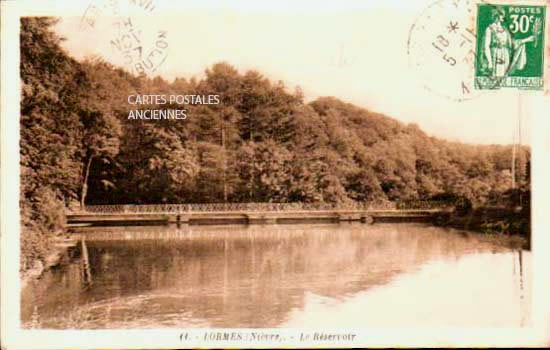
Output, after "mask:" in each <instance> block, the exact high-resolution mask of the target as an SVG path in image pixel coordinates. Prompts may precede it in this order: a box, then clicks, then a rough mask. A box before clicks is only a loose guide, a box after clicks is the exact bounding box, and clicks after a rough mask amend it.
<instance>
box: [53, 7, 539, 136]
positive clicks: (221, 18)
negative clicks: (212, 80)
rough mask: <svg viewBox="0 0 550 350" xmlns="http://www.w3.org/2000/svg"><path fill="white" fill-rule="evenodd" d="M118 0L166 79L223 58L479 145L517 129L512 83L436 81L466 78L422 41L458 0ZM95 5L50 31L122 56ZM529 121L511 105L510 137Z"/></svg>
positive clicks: (82, 49)
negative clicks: (472, 91) (490, 87)
mask: <svg viewBox="0 0 550 350" xmlns="http://www.w3.org/2000/svg"><path fill="white" fill-rule="evenodd" d="M95 1H96V3H97V1H100V0H95ZM126 1H128V0H115V2H116V3H117V4H118V5H119V11H120V12H119V13H123V14H124V15H125V16H127V17H131V18H132V28H134V29H135V30H136V31H139V35H140V38H141V40H142V44H143V47H150V48H152V47H153V46H154V39H155V33H158V32H159V31H165V32H166V42H167V43H168V47H167V48H166V52H165V54H166V60H165V61H164V62H163V64H162V65H160V66H159V68H158V69H157V70H156V71H155V72H154V73H153V75H155V74H158V75H160V76H162V77H163V78H165V79H167V80H168V81H172V80H173V79H174V78H176V77H185V78H190V77H193V76H195V77H197V78H200V77H202V76H203V74H204V70H205V69H206V68H208V67H209V66H211V65H212V64H214V63H216V62H221V61H225V62H228V63H229V64H231V65H233V66H234V67H236V68H237V69H238V70H239V71H241V72H245V71H247V70H249V69H255V70H258V71H259V72H261V73H262V74H263V75H264V76H266V77H268V78H270V79H271V80H272V81H278V80H282V81H283V82H284V83H285V85H286V86H287V87H289V90H290V91H293V90H294V88H295V87H296V86H300V88H301V89H302V90H303V92H304V94H305V97H306V100H308V101H309V100H313V99H315V98H317V97H319V96H335V97H337V98H339V99H341V100H344V101H346V102H350V103H353V104H355V105H358V106H361V107H364V108H366V109H368V110H371V111H374V112H379V113H383V114H385V115H387V116H390V117H392V118H395V119H398V120H400V121H402V122H404V123H416V124H418V125H419V126H420V127H421V129H423V130H424V131H425V132H427V133H428V134H429V135H432V136H436V137H440V138H445V139H449V140H453V141H461V142H467V143H481V144H491V143H505V144H508V143H512V142H516V141H517V139H518V138H517V134H518V114H519V110H520V107H521V106H522V103H521V102H519V101H520V99H525V98H523V97H519V93H518V92H516V91H499V92H481V93H480V92H476V96H474V97H473V98H470V99H467V100H463V101H458V100H457V97H460V96H459V95H460V94H455V92H456V91H454V90H453V92H452V93H450V92H449V91H451V90H449V89H448V86H451V85H452V86H458V85H457V84H458V82H459V80H460V79H468V76H467V72H466V71H468V69H469V68H470V67H471V65H468V64H462V65H461V67H462V70H460V69H458V70H457V69H454V70H449V69H447V68H446V66H445V64H446V63H445V62H444V61H442V60H441V57H439V56H438V55H436V54H434V53H433V52H434V51H433V50H432V51H430V50H429V48H430V44H431V43H432V41H434V40H438V39H436V38H437V35H439V34H443V35H446V32H445V31H446V30H447V29H446V27H445V26H446V25H447V22H448V21H447V19H449V20H452V19H453V18H458V17H460V16H458V15H457V11H459V10H460V11H462V12H460V14H461V15H463V16H466V17H464V18H465V19H464V18H463V19H462V20H463V23H466V21H467V18H468V17H467V12H466V9H467V8H469V5H468V1H469V0H460V1H461V2H463V4H462V5H463V6H462V8H460V9H459V10H456V9H454V8H453V7H452V6H451V5H450V4H451V0H440V1H439V4H437V6H435V7H434V6H433V5H431V3H432V1H427V0H418V1H408V2H402V1H398V0H385V1H378V0H370V1H355V0H341V1H338V2H328V1H324V0H319V1H318V2H315V3H314V2H312V1H309V0H304V1H295V2H290V1H286V0H284V1H281V2H271V4H270V3H269V2H249V1H247V0H243V1H236V2H234V3H233V2H231V3H230V2H228V1H222V0H219V1H216V0H206V1H202V2H198V1H194V0H188V1H184V2H178V3H176V4H169V3H168V2H163V1H162V0H156V1H155V0H151V1H152V3H153V5H154V9H153V10H150V9H144V7H145V6H142V7H139V6H138V5H132V4H127V3H126ZM138 3H139V1H138ZM92 4H93V2H92ZM153 5H150V7H153ZM176 6H177V8H176ZM85 10H86V8H85V7H83V8H82V9H74V11H73V12H72V13H78V11H81V12H80V13H84V11H85ZM102 11H103V12H102V15H100V16H96V17H94V18H95V20H96V22H95V24H94V27H93V28H92V27H90V26H88V25H86V24H85V23H84V24H83V21H82V16H81V15H80V16H74V15H66V16H64V17H62V18H61V21H60V22H59V23H58V24H57V26H56V27H55V30H56V31H57V33H58V34H59V35H60V36H62V37H64V38H65V39H66V40H65V41H64V42H63V44H62V45H63V46H64V48H65V49H66V50H67V51H68V52H69V53H70V54H71V55H73V56H74V57H76V58H77V59H82V58H84V57H86V56H91V55H98V56H101V57H103V58H104V59H106V60H107V61H109V62H112V63H114V64H120V65H123V62H124V58H123V56H122V55H121V54H120V52H119V51H117V50H116V49H115V48H114V46H113V45H112V44H111V41H112V40H113V39H115V40H116V39H117V38H118V36H119V35H120V34H119V33H120V32H119V31H118V30H117V29H116V28H115V26H114V25H113V22H116V20H115V18H114V17H108V16H105V15H104V14H108V13H109V12H108V11H110V10H109V9H103V10H102ZM90 13H91V12H88V15H89V14H90ZM430 16H434V17H437V19H430V18H431V17H430ZM457 16H458V17H457ZM84 18H87V17H84ZM460 18H462V17H460ZM415 23H417V24H416V27H415V26H414V25H415ZM464 25H465V26H466V24H464ZM421 27H422V28H421ZM438 33H439V34H438ZM411 41H414V43H413V44H411ZM415 44H416V46H414V45H415ZM411 45H413V46H414V47H413V48H412V49H411V47H410V46H411ZM417 63H419V65H418V66H417V65H415V64H417ZM413 66H414V67H413ZM418 67H420V68H418ZM457 79H459V80H457ZM445 84H447V85H448V86H447V85H445ZM523 104H525V102H523ZM529 119H530V118H529V115H528V113H526V112H525V109H524V110H522V112H521V130H522V133H521V134H522V136H521V142H522V143H528V141H529V138H530V129H529V124H530V123H529Z"/></svg>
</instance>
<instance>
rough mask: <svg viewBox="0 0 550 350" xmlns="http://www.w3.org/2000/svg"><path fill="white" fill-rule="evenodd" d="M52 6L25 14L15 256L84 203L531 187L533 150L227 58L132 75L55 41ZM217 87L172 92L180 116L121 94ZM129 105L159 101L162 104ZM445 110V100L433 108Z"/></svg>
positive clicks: (417, 194)
mask: <svg viewBox="0 0 550 350" xmlns="http://www.w3.org/2000/svg"><path fill="white" fill-rule="evenodd" d="M55 22H56V20H55V19H53V18H23V19H22V20H21V34H20V39H21V79H22V91H21V118H20V124H21V140H20V147H21V197H20V206H21V213H22V214H21V215H22V227H23V229H22V234H21V249H22V269H26V268H28V267H29V264H30V263H31V261H33V260H34V259H40V258H42V257H43V255H44V251H45V249H46V245H45V243H44V242H45V241H47V238H48V237H49V236H51V235H53V234H55V232H57V231H59V230H61V228H62V226H63V222H64V210H65V208H78V207H80V206H81V205H83V204H87V205H89V204H115V203H136V204H140V203H209V202H328V203H345V202H354V201H355V202H365V201H369V202H387V201H392V202H403V201H414V200H425V199H433V198H461V199H462V200H463V201H464V200H465V201H467V202H468V203H469V204H470V205H471V206H473V207H474V208H475V207H481V206H496V205H511V204H513V202H514V200H515V198H517V197H518V193H519V192H521V191H524V192H527V190H528V186H529V181H530V180H529V159H530V151H529V149H528V148H527V147H522V148H521V149H518V150H517V152H516V157H515V159H516V164H514V166H515V168H516V169H517V182H518V184H519V186H518V187H519V190H514V189H511V184H512V175H511V166H512V146H511V145H487V146H479V145H468V144H461V143H456V142H448V141H444V140H441V139H437V138H435V137H430V136H428V135H426V134H425V133H424V132H423V131H422V130H421V129H420V128H419V127H418V126H417V125H414V124H408V125H406V124H403V123H401V122H399V121H397V120H394V119H391V118H389V117H387V116H384V115H382V114H379V113H376V112H373V111H369V110H367V109H364V108H360V107H357V106H354V105H352V104H349V103H345V102H343V101H340V100H338V99H336V98H333V97H322V98H318V99H316V100H314V101H311V102H306V101H305V100H304V97H303V96H302V93H301V91H300V89H299V88H296V89H294V90H292V89H288V88H287V87H286V86H285V85H284V84H283V83H282V82H280V81H279V82H272V81H269V80H268V79H266V78H265V77H263V76H262V75H261V74H260V73H259V72H256V71H248V72H239V71H238V70H236V69H235V68H234V67H232V66H231V65H229V64H227V63H218V64H215V65H214V66H212V67H209V68H207V69H206V71H205V74H204V76H203V77H202V78H200V79H196V78H191V79H186V78H181V77H177V78H175V79H174V80H173V81H172V82H168V81H166V80H164V79H162V78H160V77H156V78H150V77H147V76H133V75H131V74H129V73H128V72H126V71H124V70H122V69H120V68H117V67H114V66H112V65H111V64H109V63H107V62H105V61H103V60H101V59H100V58H97V57H95V58H94V57H92V58H89V59H86V60H85V61H82V62H79V61H77V60H75V59H73V58H71V57H70V56H69V55H68V54H67V53H66V52H65V51H64V50H63V49H62V48H61V46H60V40H61V39H60V38H58V37H57V36H56V35H55V34H54V32H53V30H52V26H53V25H54V24H55ZM150 94H162V95H185V94H193V95H209V94H215V95H219V96H220V99H221V101H220V102H221V103H219V104H212V105H203V104H196V105H173V106H168V105H165V106H162V108H173V109H181V108H185V109H186V114H187V115H188V118H187V119H185V120H129V119H128V113H129V111H130V110H131V109H136V106H135V105H130V104H129V103H128V96H129V95H150ZM138 108H143V109H158V108H159V106H158V105H153V106H148V105H140V106H138ZM442 113H444V111H442Z"/></svg>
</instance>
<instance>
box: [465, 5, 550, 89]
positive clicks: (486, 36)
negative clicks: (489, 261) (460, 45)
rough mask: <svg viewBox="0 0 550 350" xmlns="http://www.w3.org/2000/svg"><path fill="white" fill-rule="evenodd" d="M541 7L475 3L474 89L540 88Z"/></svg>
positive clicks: (541, 85)
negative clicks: (476, 9)
mask: <svg viewBox="0 0 550 350" xmlns="http://www.w3.org/2000/svg"><path fill="white" fill-rule="evenodd" d="M545 12H546V9H545V7H544V6H531V5H493V4H479V5H478V11H477V33H478V35H477V40H476V53H477V54H476V62H475V87H476V89H499V88H518V89H525V90H542V89H543V87H544V83H543V82H544V47H545V45H544V27H545Z"/></svg>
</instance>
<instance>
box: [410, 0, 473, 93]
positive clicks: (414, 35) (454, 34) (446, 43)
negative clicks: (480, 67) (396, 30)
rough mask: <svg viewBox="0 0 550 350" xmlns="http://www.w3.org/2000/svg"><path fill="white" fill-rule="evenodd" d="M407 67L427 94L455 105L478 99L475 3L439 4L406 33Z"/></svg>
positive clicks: (443, 1) (442, 0)
mask: <svg viewBox="0 0 550 350" xmlns="http://www.w3.org/2000/svg"><path fill="white" fill-rule="evenodd" d="M408 58H409V67H410V68H411V69H412V70H413V72H414V73H415V75H416V77H417V78H418V79H419V80H420V82H421V84H422V85H423V86H424V87H425V88H426V89H427V90H429V91H431V92H434V93H436V94H438V95H441V96H445V97H447V98H450V99H452V100H455V101H464V100H468V99H472V98H475V97H477V96H479V94H480V93H481V91H479V90H476V89H475V86H474V63H475V59H476V30H475V3H474V2H473V1H472V0H438V1H436V2H434V3H433V4H432V5H430V6H429V7H428V8H426V9H425V10H424V11H423V12H422V13H421V14H420V15H419V17H418V18H417V19H416V21H415V23H414V24H413V26H412V27H411V29H410V31H409V40H408Z"/></svg>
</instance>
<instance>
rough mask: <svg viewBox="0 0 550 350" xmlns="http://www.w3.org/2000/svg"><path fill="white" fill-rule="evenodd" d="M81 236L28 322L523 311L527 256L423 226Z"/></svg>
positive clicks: (500, 317)
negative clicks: (75, 256) (72, 258)
mask: <svg viewBox="0 0 550 350" xmlns="http://www.w3.org/2000/svg"><path fill="white" fill-rule="evenodd" d="M82 237H83V240H82V242H81V245H80V247H81V255H80V257H81V259H80V260H79V261H78V262H75V263H74V264H70V265H68V266H64V267H62V268H60V269H58V270H55V271H52V272H51V273H48V274H47V275H45V276H44V278H43V279H42V280H41V281H39V283H35V284H32V285H30V286H29V287H28V288H27V289H26V290H25V291H24V293H23V297H22V319H23V322H24V325H25V326H32V325H33V324H31V321H32V319H33V311H34V310H35V308H36V311H35V312H34V316H35V322H34V325H36V324H38V326H39V327H45V328H157V327H287V326H288V327H309V326H316V325H325V326H333V327H339V326H345V325H347V326H355V327H357V326H361V325H369V326H414V325H419V322H420V323H426V324H432V323H436V324H438V325H443V326H446V325H449V326H452V325H472V326H480V325H489V326H498V325H504V326H519V325H521V324H524V323H526V322H527V321H528V317H529V304H530V299H529V297H528V295H529V293H527V292H526V291H530V285H529V283H530V278H528V276H529V274H527V273H525V271H530V265H529V264H530V255H527V256H526V254H525V253H523V254H522V253H521V252H519V253H518V252H513V251H510V250H507V249H504V248H502V247H499V246H497V245H495V244H492V243H488V242H486V241H483V240H481V239H480V238H479V236H477V235H474V234H470V233H459V232H453V231H452V230H447V229H442V228H437V227H430V226H426V225H420V224H379V225H372V226H368V225H362V224H343V225H338V224H318V225H311V224H310V225H267V226H218V227H216V226H209V227H205V226H200V227H199V226H188V227H181V228H169V227H166V228H159V227H155V228H146V227H140V228H131V229H130V228H112V229H106V230H103V231H101V232H87V233H83V234H82ZM524 270H525V271H524ZM466 306H469V307H466ZM37 317H38V319H39V322H36V318H37Z"/></svg>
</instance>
